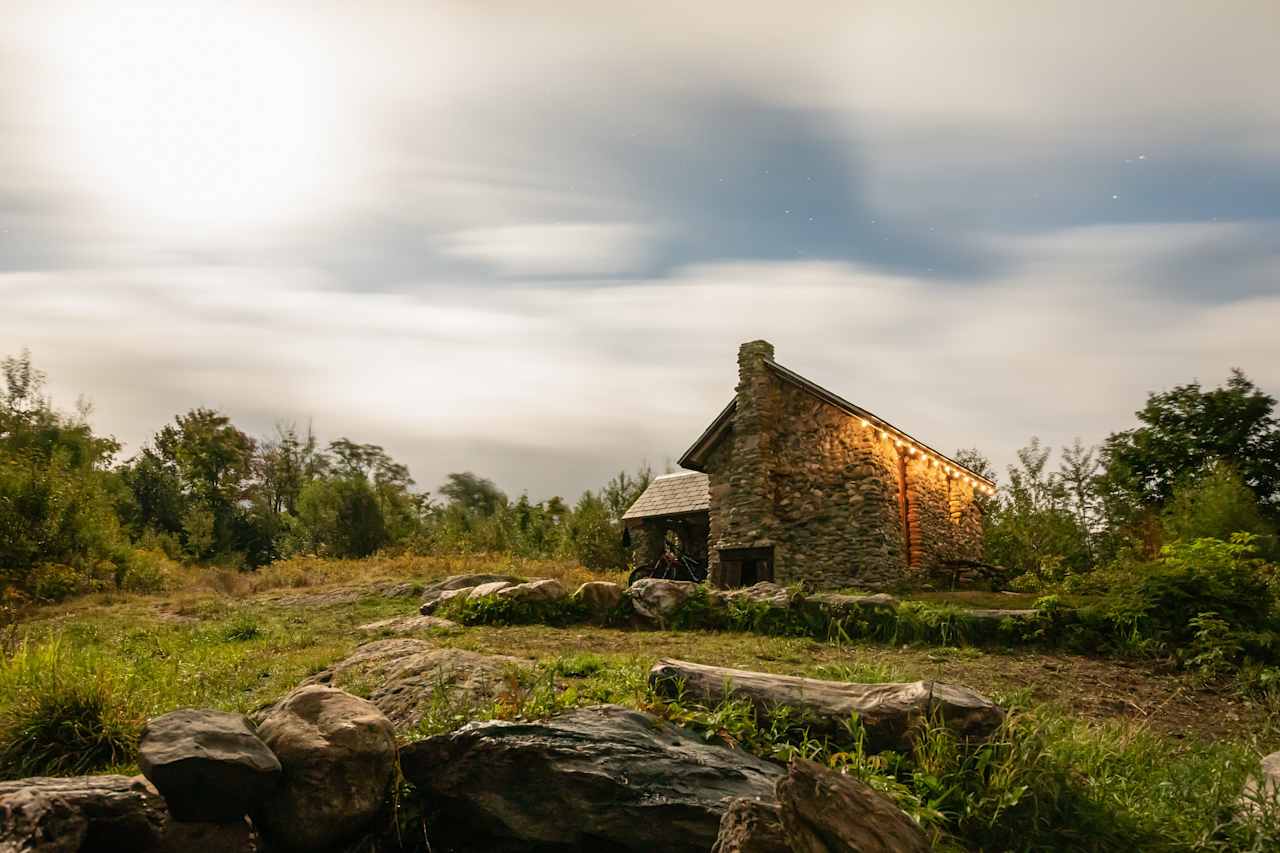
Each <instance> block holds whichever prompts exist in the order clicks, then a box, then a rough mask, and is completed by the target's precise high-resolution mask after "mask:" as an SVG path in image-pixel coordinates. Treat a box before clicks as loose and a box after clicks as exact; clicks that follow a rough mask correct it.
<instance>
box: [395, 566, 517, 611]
mask: <svg viewBox="0 0 1280 853" xmlns="http://www.w3.org/2000/svg"><path fill="white" fill-rule="evenodd" d="M498 581H503V582H505V583H508V584H518V583H524V578H521V577H517V576H515V575H498V574H490V573H483V572H482V573H473V574H466V575H450V576H449V577H447V578H441V579H439V580H435V581H431V582H430V583H427V584H423V587H422V606H421V608H419V611H418V612H419V613H421V614H422V615H423V616H430V615H431V614H432V613H434V612H435V609H436V608H437V607H439V606H440V604H442V603H443V602H444V601H447V600H448V599H449V598H450V597H452V596H447V595H446V593H450V592H457V591H459V590H467V591H470V590H472V589H475V588H476V587H478V586H481V585H482V584H487V583H496V582H498Z"/></svg>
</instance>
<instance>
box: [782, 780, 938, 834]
mask: <svg viewBox="0 0 1280 853" xmlns="http://www.w3.org/2000/svg"><path fill="white" fill-rule="evenodd" d="M777 793H778V802H779V803H780V804H781V806H782V809H781V815H782V827H783V831H784V832H785V834H786V840H787V843H788V844H789V845H790V849H791V850H792V851H794V853H928V851H929V850H931V849H932V847H931V845H930V844H929V839H928V837H927V836H926V835H925V833H924V831H923V830H922V829H920V827H919V826H918V825H917V824H916V823H915V821H913V820H912V819H911V818H910V817H908V816H907V814H906V813H905V812H903V811H902V809H900V808H898V807H897V806H896V805H895V804H894V803H893V802H891V801H890V800H889V799H888V798H887V797H885V796H884V795H883V794H880V793H877V792H876V791H874V790H872V789H871V788H870V787H868V786H867V785H866V784H864V783H863V782H860V781H858V780H857V779H854V778H853V777H851V776H844V775H841V774H839V773H835V772H832V771H830V770H827V769H826V768H825V767H822V766H821V765H819V764H815V763H814V762H812V761H806V760H805V759H802V758H801V759H796V760H795V761H793V762H792V763H791V767H790V768H789V769H788V771H787V776H786V778H785V779H781V780H779V782H778V787H777Z"/></svg>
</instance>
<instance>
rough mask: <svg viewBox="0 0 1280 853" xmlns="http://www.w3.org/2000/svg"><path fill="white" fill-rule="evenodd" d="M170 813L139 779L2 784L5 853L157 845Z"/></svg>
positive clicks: (98, 851)
mask: <svg viewBox="0 0 1280 853" xmlns="http://www.w3.org/2000/svg"><path fill="white" fill-rule="evenodd" d="M168 819H169V817H168V810H167V809H166V808H165V804H164V800H163V799H162V798H161V797H160V795H159V793H157V792H156V790H155V789H154V788H152V787H151V786H150V785H149V784H148V783H147V780H146V779H144V778H142V777H141V776H134V777H129V776H72V777H68V778H50V777H45V776H37V777H33V778H30V779H14V780H10V781H3V782H0V851H3V853H76V851H86V853H108V851H116V850H150V849H153V848H154V847H156V846H157V845H158V844H160V842H161V840H162V839H163V836H164V830H165V826H166V824H167V823H168Z"/></svg>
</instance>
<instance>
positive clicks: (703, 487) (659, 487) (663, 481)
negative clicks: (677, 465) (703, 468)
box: [622, 471, 711, 521]
mask: <svg viewBox="0 0 1280 853" xmlns="http://www.w3.org/2000/svg"><path fill="white" fill-rule="evenodd" d="M708 484H709V480H708V478H707V475H706V474H703V473H701V472H700V471H680V472H678V473H675V474H663V475H662V476H661V477H654V478H653V482H652V483H650V484H649V488H647V489H645V490H644V492H643V493H641V495H640V497H638V498H636V502H635V503H633V504H632V505H631V508H630V509H629V510H627V511H626V512H625V513H623V514H622V518H623V520H624V521H625V520H627V519H631V518H653V517H654V516H661V515H681V514H683V513H688V512H705V511H706V510H708V509H710V508H711V493H710V491H709V488H708Z"/></svg>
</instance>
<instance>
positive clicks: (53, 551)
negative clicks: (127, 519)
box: [0, 350, 127, 597]
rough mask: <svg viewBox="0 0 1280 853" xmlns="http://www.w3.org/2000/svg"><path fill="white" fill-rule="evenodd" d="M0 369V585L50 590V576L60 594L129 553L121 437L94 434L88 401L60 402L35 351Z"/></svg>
mask: <svg viewBox="0 0 1280 853" xmlns="http://www.w3.org/2000/svg"><path fill="white" fill-rule="evenodd" d="M0 373H2V374H3V379H4V386H3V389H2V391H3V393H0V586H12V587H15V588H17V589H18V590H21V591H26V592H30V593H34V594H36V595H37V596H38V597H47V596H45V595H44V591H42V589H41V578H42V577H46V578H47V577H57V578H59V581H58V583H57V585H56V588H57V595H59V596H60V595H63V594H69V593H71V592H75V591H77V590H78V589H80V588H84V587H86V586H87V585H89V584H91V583H95V582H99V581H103V580H105V578H104V577H103V576H102V575H103V572H104V571H107V572H108V573H109V574H114V573H115V572H116V571H117V570H118V569H119V567H120V566H121V565H122V564H123V561H124V559H125V557H126V556H127V543H126V542H125V540H124V537H123V536H122V535H121V532H120V529H119V524H118V521H117V519H116V514H115V507H114V501H113V498H112V494H111V492H112V489H113V486H114V484H113V483H112V480H111V472H110V470H109V465H110V462H111V459H112V457H113V456H114V454H115V453H116V451H117V450H118V449H119V445H118V444H117V443H116V442H115V440H114V439H111V438H104V437H101V436H97V435H94V433H93V431H92V429H91V428H90V426H89V424H88V422H87V421H86V419H85V417H86V416H87V414H88V407H87V406H84V407H82V408H81V412H80V416H79V417H78V418H72V417H68V416H66V415H63V414H61V413H59V412H58V411H56V410H55V409H54V408H53V406H52V404H51V403H50V401H49V399H48V398H47V397H45V396H44V395H43V394H42V391H43V385H44V374H43V373H42V372H40V371H39V370H36V369H35V368H34V367H33V366H32V364H31V355H30V353H29V352H27V351H25V350H24V351H23V352H22V353H21V354H20V355H18V356H16V357H8V358H5V359H4V360H3V361H2V362H0ZM47 588H50V589H51V587H47Z"/></svg>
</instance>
